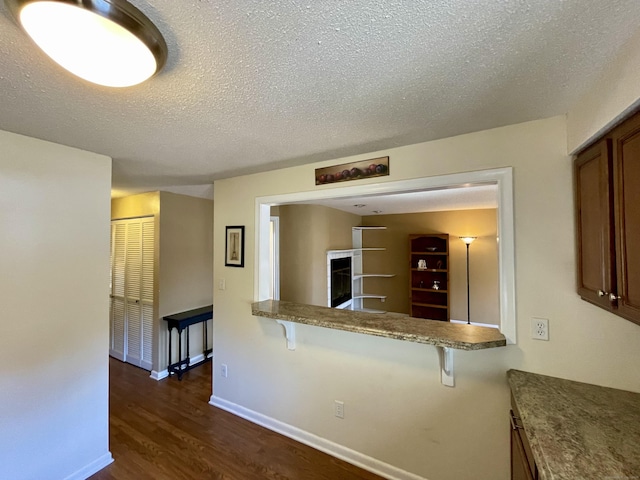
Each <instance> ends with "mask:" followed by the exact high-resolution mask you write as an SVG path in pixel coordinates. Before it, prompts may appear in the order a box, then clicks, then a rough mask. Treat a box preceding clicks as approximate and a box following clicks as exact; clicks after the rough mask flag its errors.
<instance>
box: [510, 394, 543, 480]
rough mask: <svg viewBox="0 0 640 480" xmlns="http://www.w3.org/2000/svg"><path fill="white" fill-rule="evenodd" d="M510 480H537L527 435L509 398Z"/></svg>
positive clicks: (514, 405) (536, 471) (513, 402)
mask: <svg viewBox="0 0 640 480" xmlns="http://www.w3.org/2000/svg"><path fill="white" fill-rule="evenodd" d="M509 420H510V422H511V480H538V467H537V466H536V462H535V460H534V458H533V452H532V451H531V447H530V446H529V440H528V439H527V434H526V432H525V430H524V427H523V426H522V423H521V422H520V414H519V413H518V409H517V407H516V404H515V401H514V399H513V396H512V397H511V411H510V412H509Z"/></svg>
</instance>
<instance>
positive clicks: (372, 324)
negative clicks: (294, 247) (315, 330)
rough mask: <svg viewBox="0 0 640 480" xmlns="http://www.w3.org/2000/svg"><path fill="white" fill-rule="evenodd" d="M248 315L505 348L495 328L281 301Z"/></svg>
mask: <svg viewBox="0 0 640 480" xmlns="http://www.w3.org/2000/svg"><path fill="white" fill-rule="evenodd" d="M251 311H252V314H253V315H255V316H258V317H266V318H273V319H276V320H283V321H288V322H294V323H303V324H306V325H314V326H317V327H325V328H332V329H335V330H345V331H348V332H355V333H363V334H366V335H375V336H378V337H387V338H395V339H397V340H405V341H408V342H417V343H426V344H429V345H436V346H438V347H448V348H455V349H459V350H481V349H485V348H495V347H504V346H505V345H506V344H507V341H506V339H505V337H504V335H502V333H500V331H499V330H498V329H497V328H490V327H478V326H475V325H465V324H456V323H449V322H440V321H437V320H426V319H423V318H414V317H409V316H407V315H403V314H399V313H391V312H385V313H368V312H358V311H353V310H340V309H336V308H329V307H319V306H316V305H306V304H301V303H293V302H286V301H282V300H264V301H262V302H256V303H253V304H251Z"/></svg>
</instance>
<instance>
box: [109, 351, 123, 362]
mask: <svg viewBox="0 0 640 480" xmlns="http://www.w3.org/2000/svg"><path fill="white" fill-rule="evenodd" d="M109 356H111V357H113V358H115V359H117V360H120V361H121V362H124V354H123V353H120V352H116V351H115V350H111V349H109Z"/></svg>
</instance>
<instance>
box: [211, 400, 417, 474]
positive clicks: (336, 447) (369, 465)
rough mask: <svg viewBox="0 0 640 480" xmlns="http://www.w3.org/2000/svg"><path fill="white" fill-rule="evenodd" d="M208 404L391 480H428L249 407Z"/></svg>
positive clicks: (229, 403) (220, 402) (221, 401)
mask: <svg viewBox="0 0 640 480" xmlns="http://www.w3.org/2000/svg"><path fill="white" fill-rule="evenodd" d="M209 404H211V405H213V406H214V407H218V408H221V409H222V410H226V411H227V412H230V413H233V414H234V415H237V416H238V417H241V418H244V419H245V420H249V421H250V422H253V423H255V424H257V425H260V426H262V427H265V428H268V429H269V430H272V431H274V432H277V433H280V434H281V435H284V436H285V437H289V438H292V439H293V440H296V441H297V442H300V443H303V444H305V445H308V446H309V447H312V448H315V449H316V450H320V451H321V452H324V453H326V454H328V455H331V456H333V457H336V458H339V459H340V460H344V461H345V462H347V463H350V464H352V465H355V466H356V467H360V468H362V469H364V470H367V471H368V472H371V473H375V474H376V475H379V476H381V477H384V478H387V479H389V480H425V478H424V477H420V476H418V475H416V474H415V473H410V472H407V471H405V470H402V469H400V468H398V467H394V466H393V465H389V464H388V463H385V462H383V461H381V460H377V459H375V458H373V457H370V456H368V455H365V454H363V453H360V452H356V451H355V450H352V449H350V448H347V447H345V446H343V445H340V444H338V443H335V442H332V441H331V440H327V439H326V438H322V437H319V436H317V435H314V434H313V433H310V432H307V431H305V430H302V429H300V428H297V427H294V426H292V425H289V424H287V423H284V422H281V421H279V420H276V419H274V418H271V417H267V416H266V415H263V414H261V413H258V412H255V411H253V410H249V409H248V408H245V407H242V406H240V405H237V404H235V403H232V402H229V401H227V400H224V399H222V398H219V397H216V396H215V395H211V399H210V400H209Z"/></svg>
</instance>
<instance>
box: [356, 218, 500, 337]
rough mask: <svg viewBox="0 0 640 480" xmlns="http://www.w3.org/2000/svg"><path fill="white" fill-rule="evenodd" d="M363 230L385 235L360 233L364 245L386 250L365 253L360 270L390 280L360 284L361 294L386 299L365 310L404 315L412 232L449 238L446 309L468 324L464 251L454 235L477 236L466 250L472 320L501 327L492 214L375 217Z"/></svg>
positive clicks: (496, 247)
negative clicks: (376, 226)
mask: <svg viewBox="0 0 640 480" xmlns="http://www.w3.org/2000/svg"><path fill="white" fill-rule="evenodd" d="M362 223H363V225H380V226H386V227H387V230H370V231H365V232H363V235H364V236H365V239H364V241H365V245H367V246H373V247H385V248H386V249H387V250H386V251H384V252H365V258H364V263H365V271H367V272H374V273H391V274H394V275H395V277H393V278H370V279H366V280H365V290H366V291H367V292H370V293H380V294H385V293H386V294H388V297H387V299H386V301H385V302H384V303H382V302H380V301H379V300H368V301H367V302H365V306H367V307H369V308H375V309H380V310H386V311H389V312H400V313H409V297H410V295H409V266H408V265H409V240H408V237H409V235H410V234H413V233H447V234H449V292H450V294H449V295H450V296H449V306H450V315H451V318H452V319H455V320H467V250H466V246H465V245H464V243H462V241H460V240H459V238H458V237H459V236H464V235H470V236H477V237H478V239H477V240H476V241H474V242H473V244H472V245H471V247H470V255H469V265H470V267H469V276H470V281H469V285H470V299H471V320H472V321H473V322H477V323H489V324H495V325H498V324H499V323H500V317H499V315H500V312H499V302H498V246H497V239H496V237H497V217H496V210H495V209H481V210H455V211H447V212H429V213H412V214H401V215H375V216H365V217H363V218H362Z"/></svg>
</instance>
